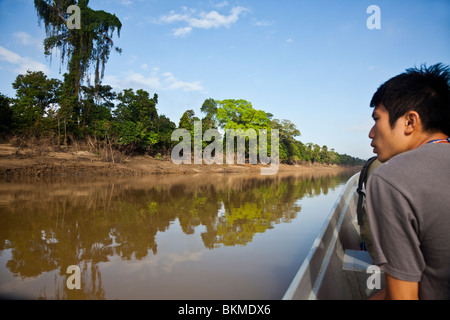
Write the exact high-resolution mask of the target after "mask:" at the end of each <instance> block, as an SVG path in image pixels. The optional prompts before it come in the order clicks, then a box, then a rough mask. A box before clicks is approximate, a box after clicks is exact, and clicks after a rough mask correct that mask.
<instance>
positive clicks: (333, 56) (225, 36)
mask: <svg viewBox="0 0 450 320" xmlns="http://www.w3.org/2000/svg"><path fill="white" fill-rule="evenodd" d="M89 5H90V7H91V8H93V9H95V10H104V11H107V12H109V13H114V14H116V15H117V16H118V18H119V19H120V20H121V22H122V25H123V27H122V30H121V33H120V38H118V37H117V35H115V45H117V46H119V47H120V48H122V50H123V52H122V54H118V53H115V52H112V53H111V55H110V59H109V61H108V63H107V65H106V71H105V77H104V79H103V84H109V85H111V86H113V88H114V90H115V91H116V92H120V91H121V90H123V89H127V88H133V89H135V90H137V89H144V90H147V91H148V92H149V93H150V94H151V95H152V94H153V93H157V94H158V95H159V104H158V105H157V108H158V112H159V113H160V114H165V115H166V116H168V117H169V118H170V119H171V120H172V121H173V122H175V123H176V124H178V121H179V119H180V117H181V115H182V114H183V112H184V111H186V110H188V109H193V110H194V111H195V113H196V115H197V116H199V117H202V114H201V112H200V107H201V105H202V103H203V101H204V100H205V99H208V98H213V99H218V100H221V99H245V100H247V101H250V102H251V103H252V104H253V107H254V108H256V109H260V110H264V111H266V112H270V113H272V114H273V115H274V118H276V119H280V120H282V119H288V120H290V121H292V122H293V123H294V124H295V125H296V126H297V128H298V129H299V130H300V131H301V133H302V135H301V136H300V137H298V139H299V140H301V141H302V142H304V143H307V142H313V143H317V144H319V145H321V146H322V145H327V146H328V148H334V149H335V150H336V151H337V152H339V153H346V154H349V155H352V156H356V157H360V158H368V157H370V156H371V155H372V149H371V148H370V140H369V138H368V132H369V130H370V128H371V126H372V119H371V113H372V110H371V109H370V108H369V102H370V99H371V97H372V95H373V93H374V92H375V91H376V89H377V88H378V86H379V85H381V84H382V83H383V82H384V81H386V80H388V79H389V78H391V77H393V76H395V75H397V74H399V73H401V72H403V71H404V70H405V69H407V68H410V67H414V66H419V65H421V64H422V63H426V64H427V65H432V64H434V63H438V62H442V63H444V64H447V65H448V64H450V41H449V39H450V1H449V0H427V1H425V0H422V1H414V0H408V1H406V0H403V1H401V0H389V1H382V0H370V1H366V0H342V1H335V0H334V1H332V0H329V1H328V0H327V1H325V0H317V1H300V0H279V1H272V0H270V1H266V0H237V1H234V0H227V1H223V0H191V1H182V0H147V1H144V0H97V1H96V0H91V1H90V4H89ZM370 5H377V6H378V7H379V8H380V11H381V29H373V30H370V29H369V28H368V27H367V24H366V22H367V20H368V19H369V17H370V16H371V14H369V13H367V8H368V7H369V6H370ZM0 31H1V32H0V92H1V93H3V94H6V95H8V96H10V97H13V96H14V95H15V91H14V90H13V88H12V86H11V83H12V82H13V81H14V79H15V78H16V77H17V75H18V74H22V73H25V72H26V70H28V69H30V70H34V71H36V70H42V71H44V72H45V73H46V74H47V75H48V76H49V77H52V78H59V79H62V76H61V73H63V72H64V71H65V66H62V67H61V66H60V64H59V58H58V55H57V52H55V55H54V56H53V59H52V60H50V59H49V58H48V57H45V55H44V50H43V46H42V41H43V39H44V38H45V30H44V27H43V26H39V24H38V18H37V14H36V10H35V8H34V2H33V1H32V0H0ZM60 69H61V71H62V72H61V73H60Z"/></svg>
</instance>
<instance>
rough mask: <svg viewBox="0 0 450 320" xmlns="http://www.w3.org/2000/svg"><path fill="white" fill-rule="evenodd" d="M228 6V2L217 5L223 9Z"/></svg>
mask: <svg viewBox="0 0 450 320" xmlns="http://www.w3.org/2000/svg"><path fill="white" fill-rule="evenodd" d="M227 5H228V1H224V2H221V3H216V7H217V8H223V7H226V6H227Z"/></svg>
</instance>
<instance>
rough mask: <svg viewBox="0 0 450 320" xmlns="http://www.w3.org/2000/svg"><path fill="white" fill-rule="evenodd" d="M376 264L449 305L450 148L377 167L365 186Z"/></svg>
mask: <svg viewBox="0 0 450 320" xmlns="http://www.w3.org/2000/svg"><path fill="white" fill-rule="evenodd" d="M367 210H368V216H369V223H370V228H371V231H372V237H373V242H374V253H375V257H374V260H375V264H377V265H380V266H381V269H382V270H384V272H386V273H387V274H389V275H390V276H391V277H394V278H396V279H399V280H404V281H413V282H420V283H419V298H420V299H433V300H437V299H450V145H449V144H426V145H423V146H420V147H419V148H417V149H414V150H412V151H409V152H405V153H402V154H400V155H398V156H396V157H394V158H392V159H391V160H389V161H388V162H386V163H385V164H384V165H382V166H381V167H379V168H378V169H377V170H375V172H374V173H373V174H372V175H371V176H370V178H369V181H368V186H367Z"/></svg>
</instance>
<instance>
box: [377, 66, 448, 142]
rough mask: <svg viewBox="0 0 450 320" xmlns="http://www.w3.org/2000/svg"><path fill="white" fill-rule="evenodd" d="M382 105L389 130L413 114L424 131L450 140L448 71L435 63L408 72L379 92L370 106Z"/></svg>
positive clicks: (383, 86) (389, 81) (395, 78)
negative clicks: (405, 116) (387, 119)
mask: <svg viewBox="0 0 450 320" xmlns="http://www.w3.org/2000/svg"><path fill="white" fill-rule="evenodd" d="M381 103H382V104H383V105H384V107H385V108H386V110H387V111H388V112H389V123H390V125H391V127H394V125H395V123H396V121H397V120H398V119H399V118H400V117H401V116H403V115H405V114H406V113H407V112H408V111H416V112H417V113H418V114H419V116H420V119H421V120H422V124H423V129H424V130H425V131H428V132H443V133H445V134H446V135H449V136H450V69H449V67H448V66H445V65H443V64H442V63H438V64H435V65H433V66H431V67H427V66H426V65H422V66H421V67H420V68H411V69H407V70H406V72H405V73H402V74H400V75H398V76H396V77H394V78H392V79H390V80H388V81H387V82H385V83H384V84H382V85H381V86H380V87H379V88H378V90H377V92H376V93H375V94H374V96H373V98H372V101H371V102H370V106H371V107H372V108H375V107H376V106H378V105H379V104H381Z"/></svg>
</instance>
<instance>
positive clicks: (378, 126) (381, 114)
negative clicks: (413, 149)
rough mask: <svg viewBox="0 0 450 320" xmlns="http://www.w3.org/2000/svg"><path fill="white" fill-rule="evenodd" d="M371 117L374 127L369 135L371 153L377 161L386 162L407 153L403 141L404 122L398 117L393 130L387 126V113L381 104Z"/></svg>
mask: <svg viewBox="0 0 450 320" xmlns="http://www.w3.org/2000/svg"><path fill="white" fill-rule="evenodd" d="M372 117H373V119H374V121H375V125H374V126H373V127H372V129H371V130H370V133H369V138H370V139H372V143H371V144H370V145H371V146H372V147H373V152H374V153H376V154H377V156H378V160H380V161H381V162H386V161H388V160H389V159H391V158H392V157H394V156H396V155H398V154H400V153H402V152H405V151H407V144H406V143H407V141H406V140H405V138H406V137H405V131H404V121H403V119H402V117H400V118H399V119H398V120H397V122H396V123H395V126H394V128H392V127H391V125H390V124H389V112H388V111H387V110H386V108H385V107H384V105H383V104H379V105H378V106H377V107H376V108H375V110H374V111H373V114H372Z"/></svg>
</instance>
